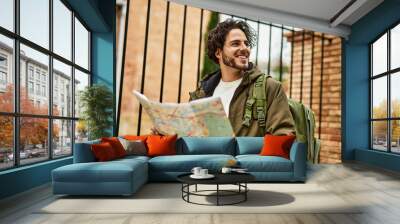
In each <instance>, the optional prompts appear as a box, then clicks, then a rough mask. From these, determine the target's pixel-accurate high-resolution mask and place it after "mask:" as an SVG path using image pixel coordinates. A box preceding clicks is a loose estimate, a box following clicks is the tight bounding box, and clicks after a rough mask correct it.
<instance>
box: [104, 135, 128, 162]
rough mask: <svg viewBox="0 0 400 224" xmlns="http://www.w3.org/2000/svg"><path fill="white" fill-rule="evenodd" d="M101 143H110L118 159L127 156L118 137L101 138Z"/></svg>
mask: <svg viewBox="0 0 400 224" xmlns="http://www.w3.org/2000/svg"><path fill="white" fill-rule="evenodd" d="M101 142H108V143H110V145H111V146H112V148H113V149H114V152H115V155H116V156H117V157H118V158H121V157H124V156H126V151H125V149H124V146H122V144H121V142H119V140H118V138H117V137H110V138H101Z"/></svg>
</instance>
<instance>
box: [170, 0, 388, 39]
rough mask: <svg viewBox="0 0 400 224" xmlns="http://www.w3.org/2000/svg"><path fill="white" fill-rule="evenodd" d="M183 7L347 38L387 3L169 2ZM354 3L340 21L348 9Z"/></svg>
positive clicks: (305, 0)
mask: <svg viewBox="0 0 400 224" xmlns="http://www.w3.org/2000/svg"><path fill="white" fill-rule="evenodd" d="M169 1H172V2H176V3H179V4H186V5H190V6H194V7H199V8H203V9H208V10H212V11H217V12H222V13H226V14H230V15H236V16H241V17H245V18H248V19H252V20H259V21H264V22H271V23H278V24H283V25H286V26H293V27H296V28H304V29H309V30H314V31H318V32H324V33H329V34H333V35H337V36H341V37H345V38H347V37H348V35H349V34H350V32H351V30H350V26H351V25H352V24H353V23H355V22H356V21H357V20H359V19H360V18H361V17H362V16H364V15H366V14H367V13H368V12H369V11H371V10H372V9H373V8H375V7H376V6H378V5H379V4H380V3H382V2H383V0H251V1H250V0H248V1H243V0H169ZM349 3H352V4H351V5H350V6H349V7H348V8H347V9H346V10H344V11H343V12H342V13H341V14H339V16H337V19H336V20H333V18H334V17H335V15H336V14H338V13H339V12H340V11H341V10H342V9H343V8H345V6H346V5H347V4H349Z"/></svg>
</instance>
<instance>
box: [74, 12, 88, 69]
mask: <svg viewBox="0 0 400 224" xmlns="http://www.w3.org/2000/svg"><path fill="white" fill-rule="evenodd" d="M75 41H76V42H75V62H76V64H78V65H80V66H81V67H83V68H85V69H89V32H88V31H87V30H86V28H85V27H84V26H83V25H82V23H81V22H80V21H79V20H78V19H77V18H75Z"/></svg>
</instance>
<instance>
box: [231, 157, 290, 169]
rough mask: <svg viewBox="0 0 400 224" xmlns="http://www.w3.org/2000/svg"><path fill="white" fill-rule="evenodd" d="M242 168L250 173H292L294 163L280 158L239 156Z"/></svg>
mask: <svg viewBox="0 0 400 224" xmlns="http://www.w3.org/2000/svg"><path fill="white" fill-rule="evenodd" d="M236 159H237V160H238V162H239V165H240V167H242V168H247V169H248V171H249V172H292V171H293V163H292V161H290V160H288V159H285V158H282V157H278V156H260V155H238V156H236Z"/></svg>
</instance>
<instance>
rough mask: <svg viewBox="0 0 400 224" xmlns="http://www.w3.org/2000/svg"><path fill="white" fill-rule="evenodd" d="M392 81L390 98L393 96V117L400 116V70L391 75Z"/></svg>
mask: <svg viewBox="0 0 400 224" xmlns="http://www.w3.org/2000/svg"><path fill="white" fill-rule="evenodd" d="M391 79H392V80H391V82H390V86H391V88H390V98H391V109H392V113H391V114H392V117H398V118H400V89H399V86H400V72H397V73H395V74H392V75H391Z"/></svg>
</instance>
